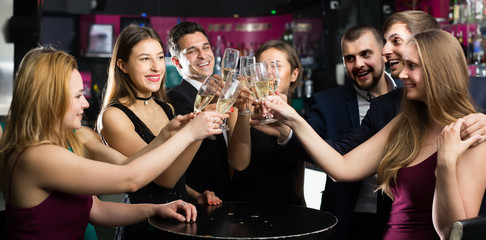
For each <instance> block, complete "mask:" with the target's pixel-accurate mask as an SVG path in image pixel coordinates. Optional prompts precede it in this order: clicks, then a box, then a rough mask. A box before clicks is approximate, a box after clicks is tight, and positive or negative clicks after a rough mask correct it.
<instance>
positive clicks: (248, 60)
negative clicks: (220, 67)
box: [239, 56, 255, 115]
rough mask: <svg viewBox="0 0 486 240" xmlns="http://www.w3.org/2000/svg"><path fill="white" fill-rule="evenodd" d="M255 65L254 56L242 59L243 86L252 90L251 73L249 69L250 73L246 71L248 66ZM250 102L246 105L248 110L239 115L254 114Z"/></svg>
mask: <svg viewBox="0 0 486 240" xmlns="http://www.w3.org/2000/svg"><path fill="white" fill-rule="evenodd" d="M253 63H255V57H254V56H243V57H241V58H240V74H241V76H242V77H243V78H244V80H243V82H242V83H243V85H244V86H246V87H248V89H250V90H251V88H250V84H251V80H250V71H249V69H248V71H245V68H246V67H247V66H250V65H251V64H253ZM250 104H251V103H250V101H248V103H247V105H246V108H245V109H244V110H243V111H241V112H239V114H242V115H248V114H253V111H252V110H251V109H250Z"/></svg>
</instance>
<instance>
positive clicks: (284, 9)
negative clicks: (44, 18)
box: [30, 0, 324, 17]
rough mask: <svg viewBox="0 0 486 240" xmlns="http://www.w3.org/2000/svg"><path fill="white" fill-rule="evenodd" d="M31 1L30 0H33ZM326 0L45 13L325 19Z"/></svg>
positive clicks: (68, 3) (69, 7) (58, 8)
mask: <svg viewBox="0 0 486 240" xmlns="http://www.w3.org/2000/svg"><path fill="white" fill-rule="evenodd" d="M30 1H31V0H30ZM323 1H324V0H236V1H235V0H170V1H168V0H44V1H43V6H42V11H43V12H44V13H48V14H49V13H54V14H57V13H61V14H63V13H71V14H90V13H94V14H121V15H141V14H143V13H145V14H147V15H152V16H182V17H233V16H234V15H238V16H240V17H254V16H269V15H271V14H272V13H271V11H272V10H275V11H276V14H286V13H293V14H296V15H301V16H304V17H320V16H322V11H321V3H322V2H323Z"/></svg>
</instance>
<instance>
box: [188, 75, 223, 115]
mask: <svg viewBox="0 0 486 240" xmlns="http://www.w3.org/2000/svg"><path fill="white" fill-rule="evenodd" d="M221 86H222V83H221V82H220V81H218V80H217V79H216V78H214V77H211V76H208V77H207V78H206V80H204V82H203V84H202V85H201V88H199V90H198V92H197V95H196V101H194V113H195V114H198V113H199V112H200V111H202V110H203V109H204V108H205V107H206V106H207V105H208V104H209V103H210V102H211V100H213V98H214V96H215V95H216V93H217V92H218V90H219V89H220V88H221Z"/></svg>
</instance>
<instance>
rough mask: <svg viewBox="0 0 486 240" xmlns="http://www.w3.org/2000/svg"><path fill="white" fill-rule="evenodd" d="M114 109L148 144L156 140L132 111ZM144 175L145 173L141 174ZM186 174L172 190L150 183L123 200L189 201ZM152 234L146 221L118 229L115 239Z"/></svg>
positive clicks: (169, 111)
mask: <svg viewBox="0 0 486 240" xmlns="http://www.w3.org/2000/svg"><path fill="white" fill-rule="evenodd" d="M154 100H155V102H156V103H157V104H159V105H160V107H162V109H163V110H164V112H165V114H166V115H167V117H168V118H169V120H171V119H173V118H174V114H173V113H172V109H171V108H170V106H169V105H168V104H167V103H163V102H161V101H159V100H156V99H154ZM113 107H116V108H118V109H120V110H122V111H123V112H124V113H125V114H126V115H127V116H128V118H129V119H130V120H131V121H132V123H133V125H134V126H135V131H136V132H137V133H138V135H139V136H140V137H141V138H142V139H143V140H144V141H145V142H146V143H147V144H149V143H150V142H151V141H152V140H153V139H154V138H155V135H154V134H153V133H152V131H150V129H149V128H148V127H147V126H146V125H145V124H144V123H143V122H142V120H140V118H138V117H137V115H135V113H134V112H132V110H130V109H129V108H127V107H126V106H124V105H122V104H114V105H113ZM141 174H143V173H141ZM185 185H186V174H185V173H184V175H182V177H181V178H180V179H179V181H177V183H176V185H175V186H174V188H172V189H168V188H164V187H161V186H159V185H157V184H156V183H154V182H151V183H149V184H148V185H147V186H145V187H143V188H141V189H139V190H138V191H136V192H133V193H127V194H126V195H125V199H123V202H124V203H129V204H137V203H156V204H159V203H168V202H171V201H174V200H177V199H182V200H184V201H189V197H188V195H187V191H186V186H185ZM152 238H153V236H151V232H150V226H149V224H148V222H147V221H146V220H144V221H142V222H139V223H136V224H132V225H129V226H125V227H118V228H117V230H116V234H115V239H118V240H120V239H123V240H131V239H152Z"/></svg>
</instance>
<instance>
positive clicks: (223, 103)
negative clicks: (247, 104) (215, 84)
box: [216, 76, 242, 131]
mask: <svg viewBox="0 0 486 240" xmlns="http://www.w3.org/2000/svg"><path fill="white" fill-rule="evenodd" d="M237 77H238V76H234V78H232V79H228V80H227V82H226V83H225V85H224V87H223V90H221V93H220V94H219V98H218V102H217V103H216V111H217V112H219V113H221V114H223V113H226V112H228V110H229V109H230V108H231V106H233V104H234V103H235V101H236V99H237V98H238V95H239V94H240V91H241V88H242V85H241V84H240V81H238V79H237ZM220 127H221V129H223V130H225V131H229V130H230V129H229V127H228V125H226V123H225V122H224V121H223V123H222V124H221V126H220Z"/></svg>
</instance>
